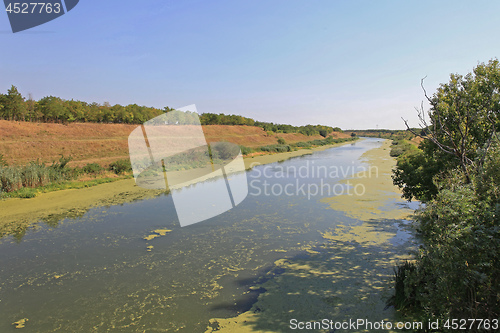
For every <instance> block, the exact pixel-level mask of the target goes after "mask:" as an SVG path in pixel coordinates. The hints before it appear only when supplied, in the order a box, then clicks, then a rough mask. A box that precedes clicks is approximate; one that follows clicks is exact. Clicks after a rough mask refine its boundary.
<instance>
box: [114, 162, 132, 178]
mask: <svg viewBox="0 0 500 333" xmlns="http://www.w3.org/2000/svg"><path fill="white" fill-rule="evenodd" d="M109 170H111V171H113V172H114V173H115V174H117V175H119V174H122V173H125V172H130V171H132V165H131V164H130V160H129V159H123V160H118V161H116V162H113V163H111V164H110V165H109Z"/></svg>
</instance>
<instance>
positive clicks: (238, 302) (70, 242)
mask: <svg viewBox="0 0 500 333" xmlns="http://www.w3.org/2000/svg"><path fill="white" fill-rule="evenodd" d="M382 143H383V140H380V139H373V138H372V139H364V140H360V141H357V142H354V143H350V144H346V145H342V146H340V147H334V148H331V149H327V150H324V151H320V152H315V153H314V154H312V155H304V156H302V157H297V158H293V159H290V160H286V161H284V162H280V163H274V164H269V165H261V166H256V167H254V168H253V169H251V170H249V171H247V178H248V181H249V194H248V196H247V198H246V199H245V200H244V201H243V202H242V203H241V204H239V205H238V206H236V207H235V208H233V209H231V210H230V211H227V212H225V213H223V214H221V215H219V216H217V217H214V218H211V219H209V220H207V221H203V222H201V223H197V224H194V225H190V226H187V227H183V228H181V227H180V226H179V222H178V220H177V215H176V211H175V207H174V204H173V200H172V197H171V196H170V195H161V196H159V197H156V198H154V199H149V200H143V201H137V202H132V203H126V204H123V205H115V206H110V207H99V208H94V209H91V210H89V211H88V212H87V213H86V214H85V215H83V216H82V217H80V218H73V219H70V218H67V219H63V220H61V221H58V222H57V223H53V224H51V225H48V224H44V225H42V226H41V227H39V228H37V229H36V230H30V231H28V233H27V234H26V235H25V236H24V237H23V238H22V239H17V240H16V239H14V238H13V237H12V236H7V237H4V238H3V239H2V240H0V332H11V331H15V330H16V328H15V326H16V325H13V323H14V322H17V321H19V320H21V326H25V327H24V328H22V331H24V332H108V331H109V332H204V331H205V330H206V329H207V326H208V324H209V320H210V319H211V318H231V317H236V316H238V315H240V314H242V313H244V312H246V311H249V310H251V309H253V310H252V311H253V313H257V312H258V311H256V310H255V309H256V304H259V302H261V301H263V300H264V299H265V298H266V297H268V299H269V297H271V296H272V290H273V289H272V287H270V284H272V283H275V284H276V283H279V281H280V278H284V277H286V276H287V275H286V273H287V269H288V270H289V269H290V267H292V266H290V265H293V264H294V263H297V262H299V261H300V262H307V260H312V262H314V260H316V262H318V261H317V259H318V258H320V257H318V256H321V253H323V255H324V254H325V253H327V252H328V255H330V254H331V253H332V246H330V247H329V248H328V251H327V250H324V249H325V242H328V241H329V240H331V237H330V238H329V237H328V236H329V235H330V236H331V235H334V234H335V230H341V229H342V228H343V227H345V226H350V227H356V226H362V225H366V221H361V220H360V219H359V218H358V219H356V218H353V217H352V216H349V214H346V213H345V212H343V211H342V210H336V209H331V207H330V205H329V203H328V202H326V201H325V199H327V198H330V197H332V196H335V195H337V194H345V193H347V192H348V191H354V190H355V188H354V186H349V184H346V183H345V179H346V178H349V177H353V176H354V174H355V173H358V172H360V171H362V170H367V169H368V167H369V165H368V164H367V163H366V161H364V160H363V159H362V155H363V154H364V153H366V152H367V151H370V150H372V149H374V148H377V147H380V146H381V145H382ZM387 155H388V154H387ZM315 170H316V171H315ZM325 170H326V171H327V173H325ZM300 171H302V173H300ZM306 171H307V172H306ZM386 171H387V170H386ZM342 180H344V182H341V181H342ZM287 185H288V186H287ZM284 189H286V191H285V190H284ZM358 190H359V191H361V189H358ZM402 205H403V206H402ZM389 208H390V209H407V210H409V208H411V207H408V206H404V203H402V202H401V201H398V200H395V199H388V200H387V205H386V209H389ZM193 209H196V203H193ZM372 222H373V221H372ZM374 228H379V229H380V228H382V229H384V228H385V229H384V230H387V231H388V232H389V234H390V235H391V236H390V237H389V238H387V239H388V241H386V242H385V243H384V249H386V250H387V249H388V248H389V250H390V251H392V252H391V253H392V254H394V256H395V255H396V254H397V255H404V254H405V253H406V252H407V249H408V248H410V247H411V246H413V245H414V240H413V236H412V234H411V232H410V231H409V229H408V227H407V224H406V221H400V220H394V219H392V220H390V221H388V220H384V223H380V224H379V225H378V226H375V227H374ZM337 234H338V233H337ZM148 236H149V237H148ZM349 242H350V244H351V245H352V246H353V247H354V248H355V251H354V250H353V252H351V255H352V256H354V257H352V258H350V260H351V261H355V260H354V259H353V258H355V256H356V255H357V256H359V255H360V254H359V253H361V252H357V251H365V252H366V248H365V249H363V248H359V249H358V248H356V246H357V245H356V244H355V243H356V239H353V240H350V241H349ZM358 243H359V242H358ZM373 246H375V245H373ZM346 248H347V247H344V249H346ZM378 248H381V247H378ZM321 249H323V252H322V250H321ZM371 250H372V251H374V252H377V251H378V250H377V248H376V247H373V248H371ZM389 250H388V251H389ZM339 255H341V254H340V253H339ZM370 255H377V253H372V254H368V255H366V256H365V257H369V256H370ZM314 256H316V257H318V258H316V259H314V258H312V257H314ZM358 259H359V258H358ZM379 259H380V258H378V259H376V260H379ZM393 259H394V258H392V257H391V258H388V259H387V263H386V265H382V266H380V267H382V268H380V269H382V270H383V272H384V273H383V275H384V276H388V275H390V273H391V266H390V265H389V263H390V262H392V261H393ZM321 260H323V259H321ZM356 260H357V259H356ZM374 260H375V259H374ZM376 260H375V261H376ZM382 260H383V259H382ZM352 263H353V262H351V264H352ZM287 266H290V267H287ZM353 267H354V266H353ZM367 276H368V275H367ZM327 278H328V279H330V280H331V281H335V279H336V278H337V277H336V276H335V275H328V276H327ZM352 281H353V283H358V282H359V278H356V277H355V276H354V275H353V276H352ZM345 283H346V284H347V286H348V285H349V279H346V280H345ZM380 283H381V284H382V285H384V286H387V285H388V283H387V281H380ZM297 288H298V289H297V290H296V291H294V288H293V287H290V286H289V290H287V291H286V293H288V294H290V293H294V292H303V290H299V289H300V288H302V286H300V285H297ZM311 288H313V287H311ZM360 288H361V287H360ZM274 291H276V290H274ZM385 293H387V288H386V291H385ZM327 294H328V292H325V295H326V296H325V297H326V298H325V297H323V298H321V299H323V300H325V299H326V301H325V304H326V308H325V306H323V305H321V304H320V307H322V308H324V309H326V310H328V306H331V307H332V309H336V308H337V310H339V309H340V310H341V309H342V307H343V305H342V304H340V305H339V302H338V300H339V299H340V298H339V297H340V296H338V295H334V294H328V295H327ZM266 295H268V296H266ZM303 295H305V296H304V297H302V298H300V299H299V300H298V302H299V303H300V302H303V304H302V305H297V306H296V307H294V305H291V304H287V306H288V307H289V308H290V309H291V310H292V312H293V310H294V309H295V310H296V309H299V308H300V307H301V306H304V304H308V303H310V302H311V303H313V301H314V300H315V298H314V295H312V296H311V299H310V300H308V299H307V292H306V293H304V294H303ZM277 296H279V294H278V295H277ZM373 297H379V298H380V297H381V296H380V295H379V296H376V295H375V296H373ZM328 300H330V303H332V304H329V301H328ZM296 301H297V300H296ZM264 303H265V302H264ZM275 303H276V302H275ZM273 304H274V303H273ZM343 304H346V303H343ZM264 306H265V304H264ZM281 306H283V304H282V305H281ZM271 308H272V306H271V305H269V308H268V313H269V312H270V311H272V310H271ZM290 309H289V310H287V311H290ZM326 310H325V311H326ZM337 310H335V311H337ZM344 310H346V311H347V312H346V313H347V315H354V314H353V313H352V311H351V310H349V306H348V305H345V307H344ZM259 311H260V310H259ZM335 311H333V310H332V312H330V313H331V314H332V315H334V314H335ZM284 313H286V311H281V312H280V313H279V314H278V313H277V314H276V318H284V319H283V320H281V321H280V322H279V323H274V324H273V323H269V322H264V319H262V320H263V322H262V325H263V326H262V327H264V328H265V330H273V329H276V330H277V331H280V330H281V329H283V327H285V326H283V325H285V323H284V321H285V320H286V319H287V318H286V314H284ZM318 315H319V314H318ZM384 315H387V316H388V317H389V318H390V317H391V316H393V313H386V314H384ZM343 316H344V317H345V316H346V315H345V313H344V315H343ZM262 318H264V317H262ZM290 318H291V317H290ZM22 319H27V321H22ZM310 319H311V320H312V319H319V318H310ZM381 319H382V318H381ZM254 320H257V321H258V320H259V318H254ZM214 322H215V321H213V320H212V321H211V323H212V326H213V325H218V322H216V323H217V324H214ZM273 325H274V326H273ZM262 327H259V326H258V325H256V326H254V327H253V329H264V328H262ZM214 328H216V329H218V328H219V327H214ZM249 329H252V327H250V328H249Z"/></svg>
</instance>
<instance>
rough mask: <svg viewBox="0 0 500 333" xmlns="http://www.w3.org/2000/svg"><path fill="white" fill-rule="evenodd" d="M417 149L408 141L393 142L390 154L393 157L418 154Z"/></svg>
mask: <svg viewBox="0 0 500 333" xmlns="http://www.w3.org/2000/svg"><path fill="white" fill-rule="evenodd" d="M417 149H418V148H417V147H416V146H415V145H414V144H412V143H411V142H409V141H407V140H393V141H392V146H391V152H390V153H389V154H390V155H391V156H392V157H398V156H401V155H403V154H406V153H408V154H410V153H411V152H412V151H413V152H416V151H417Z"/></svg>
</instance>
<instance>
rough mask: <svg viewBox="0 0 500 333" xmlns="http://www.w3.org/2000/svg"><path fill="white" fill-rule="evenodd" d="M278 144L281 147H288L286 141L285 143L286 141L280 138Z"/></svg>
mask: <svg viewBox="0 0 500 333" xmlns="http://www.w3.org/2000/svg"><path fill="white" fill-rule="evenodd" d="M278 144H279V145H286V141H285V139H283V138H281V137H279V138H278Z"/></svg>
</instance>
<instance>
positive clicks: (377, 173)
mask: <svg viewBox="0 0 500 333" xmlns="http://www.w3.org/2000/svg"><path fill="white" fill-rule="evenodd" d="M389 150H390V141H388V140H386V141H383V142H382V144H381V145H380V146H379V147H377V148H373V149H371V150H368V151H367V152H365V153H364V154H363V155H362V157H361V158H362V160H363V161H364V162H365V163H367V164H368V165H369V167H368V168H367V169H366V171H364V172H360V173H358V174H356V175H355V176H354V177H353V178H352V179H348V180H344V181H343V182H347V181H349V182H350V184H352V186H356V185H358V184H360V185H359V186H361V185H362V187H363V188H364V192H363V195H359V196H357V195H339V196H335V197H331V198H323V199H321V202H323V203H324V204H325V207H324V209H328V210H333V211H337V212H339V211H340V212H343V213H344V215H345V216H346V217H348V218H350V220H348V222H346V223H344V224H342V225H337V226H335V227H333V228H331V229H330V230H327V231H324V232H322V236H323V239H324V242H323V243H322V244H320V245H318V246H312V247H310V248H309V249H308V250H307V251H306V253H305V254H303V255H300V256H297V257H294V258H291V259H281V260H277V261H276V262H275V268H276V269H281V272H282V273H281V274H279V275H278V276H276V277H274V278H272V279H270V280H269V281H266V282H264V283H262V284H259V285H256V286H255V288H262V289H265V290H266V292H264V293H263V294H261V295H260V296H259V298H258V300H257V302H256V303H255V304H254V305H253V306H252V308H251V309H250V310H249V311H247V312H245V313H242V314H241V315H239V316H237V317H234V318H213V319H211V320H210V322H209V326H208V327H207V330H206V333H209V332H214V331H217V332H222V333H224V332H243V333H244V332H285V331H290V330H291V329H293V328H297V327H298V326H297V325H298V323H302V325H304V327H306V328H307V325H308V323H309V325H314V322H322V321H323V320H324V319H326V320H327V322H328V323H329V324H330V325H332V324H333V323H348V322H350V321H353V320H354V321H357V320H358V319H362V320H365V323H366V325H368V323H369V322H371V323H374V322H379V323H380V322H381V321H384V322H386V323H391V325H394V326H395V325H397V323H398V320H397V316H396V314H395V312H394V310H393V309H385V300H386V299H387V298H388V297H390V295H391V293H392V285H391V277H392V268H393V266H394V265H395V264H396V263H397V262H398V261H400V260H403V259H406V258H409V255H408V251H409V250H410V249H414V248H415V246H416V241H415V239H414V237H413V235H412V232H411V229H410V228H409V226H408V225H407V221H406V220H404V218H406V217H408V215H409V214H411V213H412V211H413V210H412V209H411V207H409V206H408V205H406V204H405V202H404V201H403V200H401V199H400V193H399V192H398V191H397V189H396V188H395V187H394V186H393V185H392V180H391V169H392V167H393V166H394V165H395V160H394V159H393V158H391V157H390V156H389ZM312 327H314V326H312ZM318 328H319V329H318ZM351 328H352V327H351ZM369 328H370V327H369V326H360V327H357V328H356V329H354V330H353V329H339V328H338V327H337V329H336V328H335V326H329V327H326V326H325V327H324V326H321V327H319V326H317V329H314V330H312V329H311V330H307V329H305V330H302V331H305V332H336V331H342V332H369V331H370V329H369ZM382 331H392V330H390V329H389V330H382ZM394 331H397V330H394Z"/></svg>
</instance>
